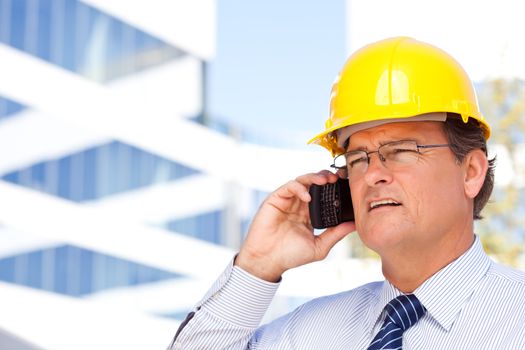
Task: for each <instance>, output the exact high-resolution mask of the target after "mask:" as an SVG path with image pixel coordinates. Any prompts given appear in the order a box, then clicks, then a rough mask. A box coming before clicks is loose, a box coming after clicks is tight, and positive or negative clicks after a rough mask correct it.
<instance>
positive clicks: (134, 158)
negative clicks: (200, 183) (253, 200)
mask: <svg viewBox="0 0 525 350" xmlns="http://www.w3.org/2000/svg"><path fill="white" fill-rule="evenodd" d="M197 173H198V171H196V170H195V169H192V168H189V167H187V166H184V165H182V164H178V163H175V162H172V161H169V160H167V159H164V158H161V157H159V156H156V155H153V154H151V153H148V152H144V151H142V150H139V149H137V148H135V147H131V146H128V145H126V144H123V143H120V142H111V143H109V144H106V145H102V146H98V147H95V148H91V149H88V150H85V151H82V152H79V153H75V154H72V155H69V156H67V157H63V158H60V159H58V160H51V161H47V162H42V163H38V164H36V165H34V166H33V167H31V168H28V169H23V171H22V172H20V171H14V172H11V173H8V174H5V175H3V179H4V180H6V181H9V182H12V183H18V184H22V185H24V186H27V187H30V188H33V189H36V190H41V191H44V192H47V193H51V194H54V195H57V196H59V197H62V198H67V199H70V200H74V201H79V202H80V201H87V200H93V199H99V198H103V197H105V196H109V195H112V194H116V193H121V192H125V191H129V190H133V189H136V188H140V187H144V186H149V185H152V184H154V183H160V182H167V181H171V180H174V179H179V178H182V177H185V176H189V175H193V174H197Z"/></svg>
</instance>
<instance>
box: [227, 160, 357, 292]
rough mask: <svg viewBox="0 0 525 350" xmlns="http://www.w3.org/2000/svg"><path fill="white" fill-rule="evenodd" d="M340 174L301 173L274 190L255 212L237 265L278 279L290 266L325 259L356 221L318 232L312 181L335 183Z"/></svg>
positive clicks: (256, 273)
mask: <svg viewBox="0 0 525 350" xmlns="http://www.w3.org/2000/svg"><path fill="white" fill-rule="evenodd" d="M337 178H338V177H337V175H335V174H333V173H331V172H329V171H327V170H323V171H321V172H319V173H317V174H307V175H302V176H299V177H298V178H297V179H295V180H294V181H290V182H288V183H287V184H285V185H283V186H281V187H279V188H278V189H277V190H276V191H275V192H273V193H271V194H270V195H269V196H268V197H267V198H266V199H265V201H264V202H263V204H262V205H261V207H260V208H259V211H258V212H257V214H256V215H255V218H254V219H253V222H252V224H251V226H250V230H249V231H248V236H247V237H246V240H245V241H244V244H243V246H242V248H241V251H240V253H239V255H238V256H237V259H236V261H235V265H237V266H239V267H241V268H242V269H244V270H246V271H248V272H249V273H251V274H252V275H254V276H257V277H259V278H261V279H264V280H266V281H271V282H276V281H278V280H279V279H280V277H281V275H282V274H283V272H284V271H286V270H288V269H291V268H294V267H297V266H301V265H304V264H308V263H310V262H313V261H318V260H322V259H324V258H325V257H326V256H327V255H328V253H329V252H330V249H332V247H333V246H334V245H335V244H336V243H337V242H339V241H340V240H341V239H343V238H344V237H345V236H346V235H348V233H350V232H352V231H354V230H355V224H354V223H353V222H346V223H342V224H340V225H338V226H335V227H331V228H329V229H327V230H325V231H324V232H323V233H321V234H320V235H318V236H316V235H314V234H313V228H312V225H311V224H310V216H309V212H308V202H310V200H311V198H310V194H309V193H308V189H309V187H310V185H312V184H316V185H325V184H327V183H334V182H336V181H337Z"/></svg>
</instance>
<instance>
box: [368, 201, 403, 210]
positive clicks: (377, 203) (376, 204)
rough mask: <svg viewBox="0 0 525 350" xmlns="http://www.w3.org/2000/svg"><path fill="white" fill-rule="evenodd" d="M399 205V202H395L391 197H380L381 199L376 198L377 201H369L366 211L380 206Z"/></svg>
mask: <svg viewBox="0 0 525 350" xmlns="http://www.w3.org/2000/svg"><path fill="white" fill-rule="evenodd" d="M400 205H401V203H399V202H396V201H395V200H393V199H381V200H378V201H372V202H370V206H369V207H368V211H371V210H374V209H377V208H381V207H385V206H391V207H397V206H400Z"/></svg>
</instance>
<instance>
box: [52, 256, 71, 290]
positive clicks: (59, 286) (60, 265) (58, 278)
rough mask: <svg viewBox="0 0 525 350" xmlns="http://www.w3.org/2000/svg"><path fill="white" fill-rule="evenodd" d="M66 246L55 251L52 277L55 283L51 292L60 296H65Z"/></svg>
mask: <svg viewBox="0 0 525 350" xmlns="http://www.w3.org/2000/svg"><path fill="white" fill-rule="evenodd" d="M66 264H67V246H63V247H58V248H56V249H55V265H54V276H55V283H54V288H53V291H54V292H57V293H61V294H67V280H68V278H69V276H68V275H67V265H66Z"/></svg>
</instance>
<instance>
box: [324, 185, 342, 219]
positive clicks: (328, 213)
mask: <svg viewBox="0 0 525 350" xmlns="http://www.w3.org/2000/svg"><path fill="white" fill-rule="evenodd" d="M336 186H337V184H336V183H334V184H329V185H327V186H326V189H325V191H323V192H322V196H321V218H322V220H323V225H324V227H331V226H335V225H337V224H338V222H339V215H340V204H341V202H340V198H339V194H338V191H337V188H336Z"/></svg>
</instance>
